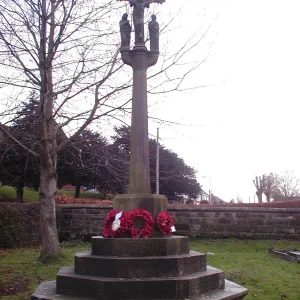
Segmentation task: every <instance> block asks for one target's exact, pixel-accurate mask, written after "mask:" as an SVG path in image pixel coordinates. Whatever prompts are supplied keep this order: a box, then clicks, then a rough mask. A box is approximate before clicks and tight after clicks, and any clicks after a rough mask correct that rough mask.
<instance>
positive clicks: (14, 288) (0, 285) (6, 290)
mask: <svg viewBox="0 0 300 300" xmlns="http://www.w3.org/2000/svg"><path fill="white" fill-rule="evenodd" d="M12 273H13V270H12V268H8V269H6V270H3V272H2V274H3V276H2V282H0V296H10V295H15V294H18V293H22V292H25V291H26V290H27V285H28V282H29V280H28V278H25V277H24V276H23V275H21V274H17V275H16V274H14V275H12Z"/></svg>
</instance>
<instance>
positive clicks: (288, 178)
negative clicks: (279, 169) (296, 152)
mask: <svg viewBox="0 0 300 300" xmlns="http://www.w3.org/2000/svg"><path fill="white" fill-rule="evenodd" d="M273 178H274V182H273V195H272V197H273V198H274V199H275V198H282V197H295V196H299V195H300V181H299V178H297V177H296V176H295V175H294V174H293V172H291V171H285V172H283V173H280V174H274V176H273Z"/></svg>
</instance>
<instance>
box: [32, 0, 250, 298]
mask: <svg viewBox="0 0 300 300" xmlns="http://www.w3.org/2000/svg"><path fill="white" fill-rule="evenodd" d="M120 1H127V2H129V4H130V6H131V7H133V28H132V26H131V24H130V22H129V20H128V15H127V14H126V13H124V14H123V15H122V16H120V17H121V20H120V22H119V25H120V36H121V47H120V53H121V57H122V60H123V62H124V64H126V65H129V66H130V67H131V68H132V72H133V87H132V118H131V137H130V170H129V188H128V194H122V195H117V196H116V197H115V199H114V204H113V210H112V211H110V212H109V213H108V215H107V217H106V219H105V222H104V229H103V236H95V237H93V238H92V247H91V248H92V249H91V251H89V252H81V253H77V254H76V255H75V266H74V267H63V268H61V269H60V270H59V272H58V274H57V278H56V281H48V282H43V283H41V284H40V285H39V287H38V288H37V290H36V291H35V292H34V294H33V295H32V296H31V300H41V299H43V300H50V299H52V300H54V299H61V300H66V299H69V300H72V299H73V300H75V299H77V300H79V299H86V300H88V299H98V300H123V299H124V300H127V299H128V300H133V299H135V300H142V299H148V300H150V299H151V300H158V299H164V300H171V299H176V300H179V299H190V300H200V299H211V300H214V299H219V300H221V299H242V298H243V297H244V296H245V295H246V294H247V292H248V291H247V289H246V288H244V287H241V286H239V285H237V284H235V283H233V282H230V281H227V280H225V279H224V272H223V271H221V270H218V269H215V268H213V267H210V266H208V265H207V264H206V254H204V253H200V252H196V251H191V250H190V249H189V239H188V237H185V236H179V235H174V232H175V228H174V224H173V220H172V217H171V216H170V215H168V213H167V212H166V210H167V206H166V204H167V199H166V197H165V196H163V195H153V194H151V189H150V170H149V144H148V111H147V107H148V105H147V69H148V68H149V67H151V66H154V65H155V64H156V62H157V60H158V57H159V24H158V22H157V20H156V16H154V15H153V16H152V17H151V20H150V21H149V22H148V30H149V36H150V50H148V49H147V48H146V46H145V22H146V21H147V20H145V18H144V15H145V9H148V8H149V6H150V5H151V4H152V3H161V4H162V3H163V2H165V0H120ZM166 5H167V4H166ZM132 29H134V45H133V47H132V49H131V33H132Z"/></svg>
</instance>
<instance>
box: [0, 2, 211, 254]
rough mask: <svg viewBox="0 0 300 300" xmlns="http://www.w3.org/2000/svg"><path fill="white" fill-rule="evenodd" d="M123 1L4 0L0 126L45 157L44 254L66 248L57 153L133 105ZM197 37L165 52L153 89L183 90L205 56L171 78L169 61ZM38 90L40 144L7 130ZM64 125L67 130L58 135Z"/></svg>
mask: <svg viewBox="0 0 300 300" xmlns="http://www.w3.org/2000/svg"><path fill="white" fill-rule="evenodd" d="M121 7H125V6H124V5H123V4H120V3H118V2H117V1H115V0H114V1H113V0H111V1H109V0H77V1H76V0H0V50H1V51H0V68H1V72H0V88H1V91H2V99H1V103H2V104H3V103H4V102H6V103H7V104H6V108H5V111H4V112H3V113H2V114H1V122H0V130H1V131H2V133H4V134H5V135H6V136H7V137H9V138H10V139H11V140H12V141H14V142H15V143H16V144H17V145H19V146H20V147H22V148H23V149H24V150H26V151H27V152H28V153H29V154H31V155H33V156H34V157H36V158H37V159H39V161H40V215H41V236H42V250H41V257H45V256H47V255H49V254H51V255H58V254H60V246H59V243H58V238H57V231H56V220H55V195H56V184H57V183H56V181H57V175H56V164H57V154H58V153H59V152H61V151H62V150H63V148H64V147H66V146H67V145H68V144H69V143H70V142H73V141H75V140H76V138H78V137H79V136H80V134H81V133H82V132H83V131H84V129H85V128H87V126H89V125H90V124H91V123H92V122H95V121H97V120H99V119H100V118H103V117H115V118H116V119H118V118H120V117H121V115H120V113H119V112H122V113H127V112H128V110H129V106H128V103H130V96H129V93H128V92H130V87H131V76H128V73H127V70H126V69H124V68H123V64H122V62H121V60H120V58H119V56H118V52H119V37H118V36H116V33H117V32H118V30H119V29H118V22H115V20H114V16H115V15H116V13H117V14H119V13H120V12H119V9H120V8H121ZM120 15H121V14H120ZM163 28H165V27H163ZM204 35H205V33H204V34H203V36H204ZM203 36H202V37H203ZM200 40H201V39H200ZM198 44H199V41H197V42H195V41H194V40H189V42H188V43H186V44H184V45H183V46H181V47H180V48H179V50H178V51H177V52H176V53H175V54H173V56H171V57H169V58H165V60H164V63H163V64H162V65H161V68H160V70H159V71H158V72H156V73H155V72H154V73H152V74H151V76H149V77H150V79H151V80H152V79H153V78H155V77H157V76H158V77H159V76H162V78H160V79H159V80H158V79H157V80H153V83H152V84H150V85H149V86H150V88H151V92H152V93H155V83H156V82H157V85H156V86H159V87H160V89H161V88H162V83H164V84H165V83H168V89H167V91H172V90H180V86H181V84H182V82H183V79H186V77H187V76H188V75H189V74H190V72H191V71H192V70H194V69H195V68H196V67H198V66H199V65H200V64H201V62H197V63H195V64H193V65H192V66H191V67H190V69H189V70H186V71H185V72H183V74H181V75H180V76H179V77H178V78H177V77H176V78H171V79H170V76H168V75H169V72H170V68H171V67H172V66H174V65H178V64H179V63H180V62H181V60H182V58H183V56H184V55H185V54H186V53H188V51H189V50H191V49H193V48H195V47H196V46H197V45H198ZM204 60H205V59H204ZM170 81H171V82H172V84H174V86H173V88H170V84H169V83H170ZM32 90H35V91H37V92H38V93H39V108H38V127H39V130H38V141H39V142H38V147H36V145H32V147H31V146H28V145H24V144H22V142H20V141H19V140H18V139H17V138H16V137H15V135H14V134H13V132H11V131H8V130H7V126H9V124H10V122H12V121H13V119H14V118H15V112H16V109H17V107H18V105H19V102H20V101H22V100H24V99H25V98H26V95H28V93H29V92H30V91H32ZM158 92H160V91H158ZM121 95H122V96H121ZM62 128H64V138H63V139H58V133H59V132H61V131H62ZM37 148H38V149H37Z"/></svg>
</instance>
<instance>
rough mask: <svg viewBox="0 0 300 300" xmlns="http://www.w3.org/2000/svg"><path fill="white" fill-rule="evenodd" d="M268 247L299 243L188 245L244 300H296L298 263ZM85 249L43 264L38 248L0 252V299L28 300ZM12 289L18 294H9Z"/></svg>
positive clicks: (81, 246) (67, 250)
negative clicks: (231, 283) (242, 291)
mask: <svg viewBox="0 0 300 300" xmlns="http://www.w3.org/2000/svg"><path fill="white" fill-rule="evenodd" d="M272 246H273V247H275V248H277V249H293V248H297V249H299V248H300V242H299V241H298V242H295V241H274V240H272V241H250V240H233V239H228V240H197V241H192V242H191V248H192V249H194V250H197V251H201V252H205V253H207V252H210V253H214V255H208V256H207V260H208V264H209V265H211V266H213V267H216V268H219V269H222V270H223V271H224V272H225V277H226V278H227V279H229V280H232V281H234V282H236V283H238V284H241V285H243V286H244V287H246V288H248V289H249V294H248V295H247V297H245V299H246V300H250V299H259V300H261V299H269V300H277V299H278V300H285V299H291V300H300V284H299V282H300V264H297V263H292V262H288V261H285V260H280V259H278V258H275V257H273V256H272V255H270V254H268V251H267V250H268V247H272ZM86 250H90V244H78V245H76V246H75V247H70V245H69V246H68V247H66V246H65V247H63V254H64V257H63V258H61V259H59V260H57V261H55V262H52V263H51V264H46V265H44V264H42V263H41V262H39V261H38V256H39V248H22V249H12V250H4V249H0V299H2V300H17V299H18V300H28V299H29V297H30V295H31V294H32V293H33V291H34V290H35V289H36V287H37V286H38V284H39V283H40V282H42V281H46V280H54V279H55V276H56V273H57V271H58V269H59V268H60V267H61V266H70V265H73V264H74V262H73V261H74V257H73V256H74V254H75V253H76V252H78V251H86ZM10 289H12V290H10ZM14 289H17V290H19V291H20V292H19V293H18V294H15V295H13V293H14V291H15V290H14ZM4 290H10V291H11V295H7V296H4V295H3V293H4V292H3V291H4ZM1 293H2V295H1Z"/></svg>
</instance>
